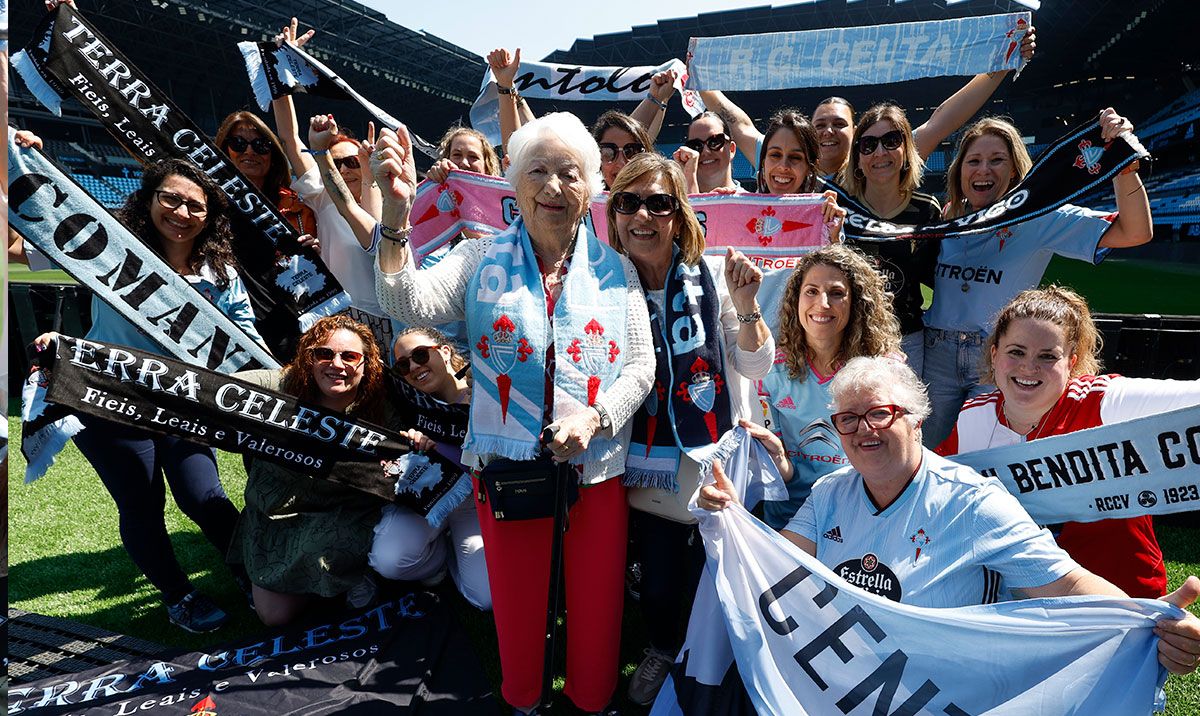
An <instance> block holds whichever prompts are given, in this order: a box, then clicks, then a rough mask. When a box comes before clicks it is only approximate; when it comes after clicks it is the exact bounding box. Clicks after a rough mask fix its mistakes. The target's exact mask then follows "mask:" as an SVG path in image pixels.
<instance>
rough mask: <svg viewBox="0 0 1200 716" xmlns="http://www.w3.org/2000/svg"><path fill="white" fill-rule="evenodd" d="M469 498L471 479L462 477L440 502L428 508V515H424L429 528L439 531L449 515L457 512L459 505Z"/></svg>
mask: <svg viewBox="0 0 1200 716" xmlns="http://www.w3.org/2000/svg"><path fill="white" fill-rule="evenodd" d="M470 496H471V478H469V477H467V476H466V475H462V476H460V477H459V478H458V481H457V482H455V483H454V487H451V488H450V490H449V491H448V492H446V494H445V495H443V496H442V498H441V499H440V500H438V501H437V502H436V503H434V505H433V507H431V508H429V514H427V515H425V521H426V522H428V523H429V526H430V527H433V528H434V529H440V528H441V526H442V523H443V522H445V521H446V518H447V517H449V516H450V513H451V512H454V511H455V510H457V509H458V507H459V505H461V504H462V503H463V502H464V501H465V500H466V499H467V498H468V497H470Z"/></svg>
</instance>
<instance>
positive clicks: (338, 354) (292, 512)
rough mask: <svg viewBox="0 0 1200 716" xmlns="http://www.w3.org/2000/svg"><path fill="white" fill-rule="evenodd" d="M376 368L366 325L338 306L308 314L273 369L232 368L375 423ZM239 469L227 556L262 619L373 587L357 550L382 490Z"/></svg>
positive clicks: (282, 617)
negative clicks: (236, 514)
mask: <svg viewBox="0 0 1200 716" xmlns="http://www.w3.org/2000/svg"><path fill="white" fill-rule="evenodd" d="M383 371H384V366H383V361H382V360H380V356H379V348H378V347H377V346H376V344H375V339H374V336H373V335H372V334H371V331H370V329H368V328H367V327H366V326H364V325H363V324H361V323H359V322H357V321H355V320H353V319H351V318H348V317H346V316H342V315H338V316H329V317H326V318H322V319H320V320H318V321H317V322H316V323H315V324H313V327H312V328H310V329H309V330H308V331H307V332H306V333H305V334H304V335H303V336H301V337H300V344H299V347H298V348H297V350H296V358H295V359H294V360H293V361H292V362H291V363H289V364H288V365H287V366H285V367H284V368H283V370H259V371H246V372H243V373H239V374H237V377H238V378H241V379H242V380H249V381H251V382H255V383H258V384H259V385H262V386H263V387H266V388H270V389H272V390H280V391H282V392H284V393H288V394H289V395H294V396H296V397H297V398H299V399H301V400H304V401H309V402H312V403H315V404H317V405H319V406H321V407H322V408H324V409H326V410H330V411H336V412H344V413H349V414H350V415H353V416H354V417H356V418H358V419H362V420H367V421H370V422H376V423H379V422H382V419H383V418H384V409H385V400H384V397H385V394H386V392H385V390H384V373H383ZM247 477H248V479H247V481H246V507H245V509H244V510H243V511H242V516H241V519H240V520H239V521H238V524H237V530H236V532H235V534H234V538H233V541H232V544H231V546H230V549H229V562H230V563H231V564H244V565H245V567H246V572H247V573H248V574H249V576H250V581H251V582H252V583H253V585H254V587H253V588H254V608H255V610H256V611H257V612H258V616H259V618H260V619H261V620H262V622H263V624H266V625H267V626H279V625H282V624H287V623H289V622H292V621H294V620H295V619H296V618H298V617H299V616H300V615H301V614H302V613H303V612H304V610H305V609H306V608H307V607H308V606H309V605H310V604H311V603H312V601H313V600H314V599H316V598H318V597H336V596H339V595H342V594H347V601H348V602H350V604H351V606H363V605H364V604H365V603H366V601H367V599H369V598H370V597H371V596H373V595H374V585H373V583H372V582H370V581H369V580H368V579H367V551H368V550H369V549H370V547H371V535H372V531H373V529H374V526H375V524H376V523H377V522H378V521H379V515H380V510H381V509H382V508H383V506H384V504H385V503H384V502H383V500H381V499H379V498H378V497H374V496H371V495H368V494H366V493H364V492H360V491H358V490H355V489H352V488H349V487H345V486H344V485H340V484H337V483H334V482H330V481H328V480H318V479H316V478H313V477H309V476H308V475H305V474H303V473H300V472H296V471H294V470H290V469H288V468H286V467H283V466H281V465H278V464H276V463H273V462H268V461H266V460H258V459H254V458H250V460H249V467H248V469H247Z"/></svg>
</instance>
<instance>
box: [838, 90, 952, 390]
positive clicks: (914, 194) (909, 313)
mask: <svg viewBox="0 0 1200 716" xmlns="http://www.w3.org/2000/svg"><path fill="white" fill-rule="evenodd" d="M924 172H925V162H924V161H923V160H922V159H921V155H920V152H919V151H918V150H917V144H916V142H915V140H914V139H913V133H912V125H910V124H909V123H908V116H907V115H906V114H905V113H904V110H903V109H902V108H900V107H898V106H896V105H894V104H877V105H875V106H874V107H871V108H870V109H868V110H867V111H866V112H863V114H862V117H860V118H859V120H858V126H856V127H855V128H854V142H853V148H852V151H851V152H850V161H849V162H848V163H847V164H846V168H845V169H844V170H843V173H842V175H841V176H840V177H838V183H839V184H841V185H842V186H844V187H845V188H846V190H847V191H848V192H849V193H850V195H851V196H853V197H854V198H855V199H856V200H857V201H858V202H859V203H860V204H862V205H863V208H865V209H866V210H867V211H869V212H870V213H871V214H872V215H874V216H877V217H879V218H881V219H887V220H888V221H890V222H892V223H895V224H916V225H921V224H932V223H934V222H937V221H940V220H941V215H942V207H941V205H940V204H939V203H938V200H937V199H936V198H934V197H933V196H930V195H929V194H924V193H922V192H919V191H917V188H918V187H919V186H921V177H922V175H923V174H924ZM847 243H848V244H850V245H851V246H854V247H855V248H857V249H859V250H860V251H862V252H863V253H864V254H866V255H867V257H868V259H870V261H871V262H872V263H873V264H874V265H875V270H876V271H879V272H880V273H881V274H883V276H884V278H885V279H886V280H887V290H888V291H889V292H890V293H891V294H892V296H893V297H894V299H893V300H894V302H895V310H896V317H897V318H899V319H900V333H901V336H902V338H901V342H900V347H901V349H902V350H903V351H904V354H905V355H906V356H908V364H909V365H910V366H912V369H913V370H914V371H915V372H916V373H917V375H920V374H921V365H922V362H923V361H922V357H923V355H924V350H925V336H924V330H925V324H924V322H923V320H922V316H923V314H922V311H921V304H922V303H924V300H925V299H924V297H923V296H922V295H921V284H922V283H924V284H926V285H928V286H932V285H933V269H934V267H935V266H936V264H937V255H938V246H939V243H940V242H939V241H938V240H937V239H914V240H897V241H854V240H849V241H847Z"/></svg>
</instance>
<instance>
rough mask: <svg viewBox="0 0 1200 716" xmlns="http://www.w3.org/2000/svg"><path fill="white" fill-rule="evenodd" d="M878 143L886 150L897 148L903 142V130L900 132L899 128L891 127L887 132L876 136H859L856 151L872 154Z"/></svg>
mask: <svg viewBox="0 0 1200 716" xmlns="http://www.w3.org/2000/svg"><path fill="white" fill-rule="evenodd" d="M880 144H882V145H883V148H884V149H886V150H888V151H891V150H893V149H899V148H900V145H901V144H904V132H901V131H900V130H899V129H893V130H892V131H890V132H888V133H887V134H881V135H879V136H878V137H859V138H858V153H859V154H874V153H875V148H876V147H878V146H879V145H880Z"/></svg>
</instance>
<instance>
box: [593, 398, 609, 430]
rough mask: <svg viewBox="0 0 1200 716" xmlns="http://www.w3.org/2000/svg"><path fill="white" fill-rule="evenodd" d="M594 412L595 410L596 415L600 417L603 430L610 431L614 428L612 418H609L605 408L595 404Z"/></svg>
mask: <svg viewBox="0 0 1200 716" xmlns="http://www.w3.org/2000/svg"><path fill="white" fill-rule="evenodd" d="M592 410H595V411H596V414H597V415H599V416H600V429H601V430H608V429H609V428H611V427H612V418H610V417H608V411H607V410H605V409H604V406H602V405H600V404H599V403H593V404H592Z"/></svg>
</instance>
